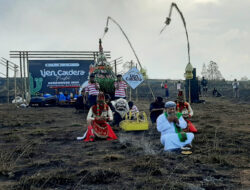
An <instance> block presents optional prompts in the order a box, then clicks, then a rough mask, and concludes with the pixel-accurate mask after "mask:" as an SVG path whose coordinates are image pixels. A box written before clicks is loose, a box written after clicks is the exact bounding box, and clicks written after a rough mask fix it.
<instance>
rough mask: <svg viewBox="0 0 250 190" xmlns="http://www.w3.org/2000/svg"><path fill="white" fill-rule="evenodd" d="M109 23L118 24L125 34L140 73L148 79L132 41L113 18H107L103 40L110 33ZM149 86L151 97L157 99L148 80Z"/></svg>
mask: <svg viewBox="0 0 250 190" xmlns="http://www.w3.org/2000/svg"><path fill="white" fill-rule="evenodd" d="M109 21H112V22H113V23H114V24H116V25H117V26H118V28H119V29H120V30H121V32H122V34H123V35H124V37H125V38H126V40H127V42H128V44H129V46H130V48H131V49H132V51H133V53H134V56H135V58H136V60H137V63H138V64H139V67H140V72H141V73H142V74H143V76H144V77H146V70H145V69H144V68H143V67H142V65H141V62H140V60H139V58H138V56H137V54H136V52H135V49H134V47H133V46H132V43H131V42H130V40H129V38H128V36H127V35H126V33H125V32H124V30H123V29H122V27H121V26H120V24H119V23H118V22H117V21H116V20H115V19H113V18H112V17H110V16H109V17H107V22H106V26H105V28H104V34H103V38H104V36H105V34H106V33H107V32H108V30H109V28H108V25H109ZM147 85H148V88H149V90H150V92H151V95H152V96H153V98H154V99H155V95H154V93H153V90H152V89H151V87H150V85H149V83H148V80H147Z"/></svg>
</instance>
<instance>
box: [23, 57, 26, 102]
mask: <svg viewBox="0 0 250 190" xmlns="http://www.w3.org/2000/svg"><path fill="white" fill-rule="evenodd" d="M23 75H24V97H25V99H27V80H26V79H27V78H26V64H25V52H23Z"/></svg>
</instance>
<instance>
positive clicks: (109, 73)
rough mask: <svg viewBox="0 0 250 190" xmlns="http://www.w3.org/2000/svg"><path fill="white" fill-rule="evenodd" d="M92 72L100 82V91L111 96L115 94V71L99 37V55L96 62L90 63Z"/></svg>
mask: <svg viewBox="0 0 250 190" xmlns="http://www.w3.org/2000/svg"><path fill="white" fill-rule="evenodd" d="M89 70H90V74H94V75H95V78H96V81H97V82H98V83H99V84H100V91H102V92H104V93H105V94H109V95H110V96H113V95H114V92H115V87H114V81H115V79H116V76H115V73H114V72H113V70H112V67H111V66H110V63H109V62H108V61H107V58H106V56H105V55H104V53H103V47H102V40H101V39H99V55H98V57H97V59H96V61H95V63H94V65H90V69H89Z"/></svg>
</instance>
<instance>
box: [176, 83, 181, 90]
mask: <svg viewBox="0 0 250 190" xmlns="http://www.w3.org/2000/svg"><path fill="white" fill-rule="evenodd" d="M176 87H177V92H179V91H181V81H178V82H177V85H176Z"/></svg>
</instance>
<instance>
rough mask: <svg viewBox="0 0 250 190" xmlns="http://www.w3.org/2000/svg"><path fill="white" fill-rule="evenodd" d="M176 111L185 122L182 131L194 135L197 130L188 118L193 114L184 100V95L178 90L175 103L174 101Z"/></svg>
mask: <svg viewBox="0 0 250 190" xmlns="http://www.w3.org/2000/svg"><path fill="white" fill-rule="evenodd" d="M176 110H177V112H180V113H182V116H183V118H184V119H185V121H186V122H187V128H186V129H185V130H184V131H185V132H192V133H196V132H197V129H196V127H195V126H194V125H193V124H192V122H191V121H190V120H188V118H190V117H192V116H193V115H194V112H193V110H192V108H191V106H190V104H189V103H188V102H185V100H184V94H183V91H182V90H180V91H179V93H178V97H177V101H176Z"/></svg>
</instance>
